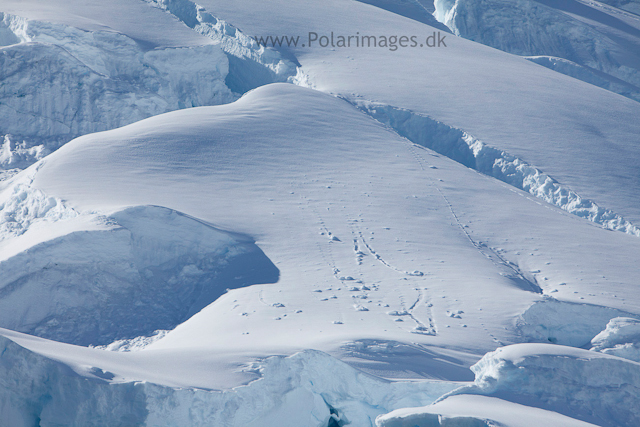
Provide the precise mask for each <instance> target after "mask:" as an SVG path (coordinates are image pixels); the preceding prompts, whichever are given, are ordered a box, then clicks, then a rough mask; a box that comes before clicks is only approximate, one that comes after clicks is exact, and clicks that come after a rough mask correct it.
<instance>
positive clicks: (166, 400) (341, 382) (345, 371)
mask: <svg viewBox="0 0 640 427" xmlns="http://www.w3.org/2000/svg"><path fill="white" fill-rule="evenodd" d="M0 350H1V351H2V354H3V357H2V358H1V359H0V408H2V409H3V410H2V411H0V421H1V422H2V423H3V425H11V426H12V427H23V426H24V427H30V426H32V425H35V424H38V423H39V425H42V426H53V425H65V426H86V425H93V426H130V425H140V426H154V427H164V426H166V427H172V426H178V425H180V426H190V427H198V426H211V425H215V426H229V427H232V426H237V427H247V426H255V427H271V426H273V427H276V426H277V427H283V426H290V427H299V426H309V427H326V426H327V425H330V424H329V421H330V420H331V419H339V420H340V425H353V426H373V424H374V420H375V418H376V417H377V416H378V415H381V414H384V413H386V412H389V411H391V410H393V409H398V408H402V407H406V406H423V405H427V404H430V403H432V402H433V401H435V400H436V399H437V398H438V397H439V396H440V395H442V394H443V393H446V392H448V391H451V390H452V389H453V388H455V387H456V385H454V384H450V383H444V382H435V381H426V382H389V381H385V380H381V379H378V378H375V377H372V376H369V375H367V374H364V373H362V372H360V371H357V370H355V369H353V368H351V367H349V366H348V365H346V364H345V363H343V362H340V361H339V360H337V359H335V358H333V357H331V356H329V355H327V354H325V353H322V352H319V351H312V350H308V351H304V352H301V353H297V354H295V355H292V356H290V357H277V356H276V357H270V358H268V359H266V360H264V361H262V362H257V363H256V364H255V366H250V367H247V369H255V370H258V371H259V372H261V376H262V377H261V378H260V379H258V380H256V381H253V382H251V383H249V384H248V385H245V386H240V387H236V388H234V389H232V390H227V391H215V390H205V389H193V388H171V387H166V386H161V385H157V384H153V383H149V382H144V381H123V380H122V379H118V378H117V377H116V378H115V379H114V375H113V374H112V373H110V372H109V371H104V370H102V369H100V368H99V367H96V366H69V365H66V364H63V363H60V362H57V361H54V360H52V359H49V358H46V357H43V356H42V355H39V354H37V353H34V352H31V351H28V350H26V349H25V348H23V347H21V346H19V345H17V344H15V343H14V342H12V341H11V340H9V339H7V338H5V337H0ZM94 351H99V350H94Z"/></svg>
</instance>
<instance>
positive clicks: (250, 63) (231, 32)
mask: <svg viewBox="0 0 640 427" xmlns="http://www.w3.org/2000/svg"><path fill="white" fill-rule="evenodd" d="M143 1H145V2H146V3H149V4H150V5H152V6H154V7H157V8H160V9H162V10H164V11H166V12H168V13H170V14H172V15H173V16H175V17H176V18H177V19H178V20H180V21H181V22H182V23H184V24H185V25H186V26H187V27H189V28H191V29H193V30H194V31H196V32H198V33H200V34H202V35H204V36H206V37H209V38H210V39H211V40H213V41H214V42H215V44H216V45H219V46H220V47H221V48H222V50H223V51H224V52H225V53H226V54H227V57H228V58H229V75H228V76H227V80H226V83H227V86H229V88H231V90H233V91H234V92H236V93H245V92H247V91H249V90H251V89H255V88H256V87H258V86H263V85H265V84H269V83H276V82H287V81H289V82H294V81H295V79H296V75H297V74H298V73H299V70H298V67H297V61H296V60H295V58H292V59H287V58H285V57H283V55H282V54H281V53H280V52H278V51H277V50H275V49H272V48H265V47H264V46H260V45H259V44H258V43H257V42H256V41H255V40H254V39H253V38H251V37H250V36H248V35H246V34H244V33H243V32H242V31H240V30H239V29H238V28H236V27H234V26H233V25H231V24H229V23H227V22H225V21H224V20H222V19H218V18H216V17H215V16H213V15H212V14H211V13H209V12H207V11H206V10H205V9H204V8H203V7H202V6H200V5H198V4H197V3H194V2H192V1H190V0H143Z"/></svg>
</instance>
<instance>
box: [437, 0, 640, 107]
mask: <svg viewBox="0 0 640 427" xmlns="http://www.w3.org/2000/svg"><path fill="white" fill-rule="evenodd" d="M620 12H621V11H620V10H613V11H607V10H602V5H600V4H597V3H596V2H591V4H585V3H584V2H552V1H535V0H523V1H517V2H516V1H511V0H455V1H454V0H435V12H434V16H435V18H436V19H437V20H438V21H440V22H442V23H443V24H445V25H446V26H447V27H449V28H450V29H451V31H452V32H453V33H454V34H456V35H458V36H461V37H464V38H467V39H469V40H473V41H476V42H479V43H482V44H486V45H488V46H491V47H495V48H497V49H500V50H503V51H506V52H509V53H514V54H516V55H523V56H529V57H530V56H537V57H538V58H542V57H556V58H562V59H564V60H568V61H569V62H570V63H573V64H576V65H577V67H580V66H582V67H585V68H583V69H582V70H580V69H578V68H577V67H576V66H571V65H568V64H563V63H562V62H559V61H557V60H550V61H549V60H542V59H536V60H534V62H536V63H539V64H541V65H544V66H546V67H548V68H551V69H553V70H555V71H558V72H561V73H563V74H567V75H570V76H572V77H575V78H578V79H580V80H583V81H586V82H588V83H592V84H596V85H597V86H600V87H604V88H606V89H608V90H611V91H613V92H616V93H619V94H622V95H624V96H627V97H629V98H632V99H635V100H640V71H639V70H638V66H637V63H638V62H637V61H638V51H639V50H638V46H639V45H640V30H638V28H637V27H635V26H632V25H630V24H628V23H626V21H625V20H624V19H621V18H619V15H620ZM629 19H631V20H635V19H637V18H636V17H635V16H634V15H629ZM590 70H591V71H590Z"/></svg>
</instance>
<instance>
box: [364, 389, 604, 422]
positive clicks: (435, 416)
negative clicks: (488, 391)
mask: <svg viewBox="0 0 640 427" xmlns="http://www.w3.org/2000/svg"><path fill="white" fill-rule="evenodd" d="M415 425H419V426H424V427H431V426H434V427H438V426H450V427H455V426H461V427H462V426H473V427H475V426H478V427H485V426H488V427H490V426H506V427H530V426H541V425H552V426H558V427H574V426H575V427H587V426H593V425H595V424H590V423H586V422H584V421H578V420H575V419H572V418H569V417H566V416H563V415H560V414H558V413H555V412H551V411H546V410H542V409H537V408H531V407H528V406H524V405H519V404H517V403H511V402H506V401H504V400H500V399H496V398H495V397H485V396H473V395H459V396H451V397H449V398H447V399H445V400H442V401H439V402H437V403H436V404H433V405H430V406H426V407H423V408H403V409H397V410H395V411H393V412H390V413H388V414H385V415H382V416H379V417H378V418H377V419H376V426H378V427H408V426H412V427H413V426H415Z"/></svg>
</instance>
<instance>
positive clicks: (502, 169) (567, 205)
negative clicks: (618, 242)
mask: <svg viewBox="0 0 640 427" xmlns="http://www.w3.org/2000/svg"><path fill="white" fill-rule="evenodd" d="M353 103H355V105H356V106H357V107H358V108H359V109H361V110H362V111H364V112H365V113H367V114H369V115H370V116H371V117H373V118H374V119H376V120H378V121H379V122H381V123H384V124H385V125H387V126H389V127H391V128H392V129H394V130H395V131H396V132H397V133H398V134H400V135H401V136H403V137H405V138H407V139H409V140H410V141H412V142H413V143H415V144H418V145H421V146H423V147H427V148H429V149H431V150H434V151H436V152H437V153H440V154H442V155H444V156H447V157H449V158H450V159H452V160H455V161H456V162H458V163H462V164H463V165H465V166H467V167H469V168H472V169H475V170H477V171H478V172H481V173H483V174H485V175H489V176H491V177H493V178H497V179H499V180H500V181H503V182H505V183H507V184H509V185H512V186H514V187H516V188H519V189H521V190H524V191H527V192H529V193H530V194H532V195H534V196H535V197H537V198H540V199H542V200H544V201H545V202H547V203H550V204H552V205H555V206H557V207H559V208H561V209H563V210H565V211H567V212H569V213H572V214H574V215H576V216H579V217H581V218H585V219H587V220H589V221H592V222H595V223H597V224H600V225H601V226H602V227H604V228H607V229H609V230H618V231H623V232H625V233H628V234H632V235H635V236H639V237H640V228H638V227H637V226H635V225H633V224H632V223H630V222H629V221H627V220H625V219H624V218H623V217H622V216H620V215H619V214H617V213H615V212H613V211H612V210H610V209H605V208H603V207H600V206H598V205H597V204H596V203H595V202H593V201H591V200H588V199H584V198H582V197H581V196H580V195H578V194H577V193H575V192H574V191H572V190H571V189H569V188H566V187H564V186H562V185H561V184H559V183H558V182H557V181H555V180H554V179H553V178H551V177H550V176H549V175H547V174H545V173H544V172H542V171H541V170H539V169H537V168H535V167H534V166H531V165H529V164H527V163H526V162H524V161H523V160H521V159H519V158H517V157H515V156H512V155H511V154H508V153H506V152H504V151H501V150H499V149H497V148H493V147H490V146H488V145H486V144H485V143H484V142H482V141H480V140H478V139H476V138H474V137H473V136H471V135H469V134H468V133H466V132H464V131H462V130H460V129H456V128H453V127H451V126H448V125H446V124H444V123H441V122H439V121H437V120H434V119H432V118H430V117H428V116H425V115H421V114H418V113H415V112H412V111H409V110H406V109H402V108H396V107H392V106H389V105H385V104H380V103H374V102H370V101H362V100H356V101H353Z"/></svg>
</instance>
